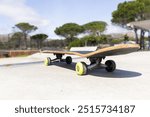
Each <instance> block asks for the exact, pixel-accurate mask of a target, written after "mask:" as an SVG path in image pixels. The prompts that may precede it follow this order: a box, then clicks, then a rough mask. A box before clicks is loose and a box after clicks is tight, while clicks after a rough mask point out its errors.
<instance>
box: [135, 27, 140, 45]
mask: <svg viewBox="0 0 150 117" xmlns="http://www.w3.org/2000/svg"><path fill="white" fill-rule="evenodd" d="M134 32H135V40H136V44H139V39H138V34H137V28H134Z"/></svg>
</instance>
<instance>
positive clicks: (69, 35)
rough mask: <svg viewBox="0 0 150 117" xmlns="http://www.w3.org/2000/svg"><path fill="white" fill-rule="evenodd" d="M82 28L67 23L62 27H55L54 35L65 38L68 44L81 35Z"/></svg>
mask: <svg viewBox="0 0 150 117" xmlns="http://www.w3.org/2000/svg"><path fill="white" fill-rule="evenodd" d="M83 31H84V30H83V27H82V26H80V25H78V24H76V23H67V24H64V25H63V26H60V27H57V28H56V29H55V31H54V32H55V33H56V34H57V35H59V36H62V37H65V38H66V39H68V41H69V42H71V41H73V40H74V37H75V36H77V35H79V34H80V33H82V32H83Z"/></svg>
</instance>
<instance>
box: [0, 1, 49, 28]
mask: <svg viewBox="0 0 150 117" xmlns="http://www.w3.org/2000/svg"><path fill="white" fill-rule="evenodd" d="M0 15H3V16H6V17H8V18H10V19H11V20H13V21H14V22H15V23H18V22H29V23H32V24H34V25H37V26H47V25H49V21H48V20H47V19H44V18H42V17H41V16H40V15H39V14H38V13H37V12H36V11H35V10H34V9H33V8H31V7H30V6H27V5H26V0H1V1H0Z"/></svg>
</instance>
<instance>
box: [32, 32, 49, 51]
mask: <svg viewBox="0 0 150 117" xmlns="http://www.w3.org/2000/svg"><path fill="white" fill-rule="evenodd" d="M47 38H48V35H46V34H36V35H33V36H31V40H32V41H35V42H36V43H37V47H38V49H40V48H41V47H42V42H43V41H44V40H46V39H47Z"/></svg>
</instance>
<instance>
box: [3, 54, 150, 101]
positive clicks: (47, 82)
mask: <svg viewBox="0 0 150 117" xmlns="http://www.w3.org/2000/svg"><path fill="white" fill-rule="evenodd" d="M47 56H48V54H40V53H37V54H34V55H32V56H29V57H24V58H5V59H0V99H47V100H52V99H67V100H68V99H120V100H122V99H150V52H135V53H131V54H127V55H120V56H112V57H107V58H106V60H107V59H113V60H115V61H116V64H117V70H116V71H115V72H113V73H107V72H106V71H105V70H104V69H97V70H95V71H92V72H90V73H89V75H85V76H78V75H77V74H76V72H75V71H74V67H75V63H73V64H72V65H66V64H65V63H57V64H56V65H51V66H48V67H47V66H44V64H43V62H42V61H43V59H44V58H46V57H47ZM50 56H51V57H52V58H53V57H54V56H53V55H50ZM73 58H74V59H73V62H77V61H88V60H87V59H83V58H77V57H76V56H73Z"/></svg>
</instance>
